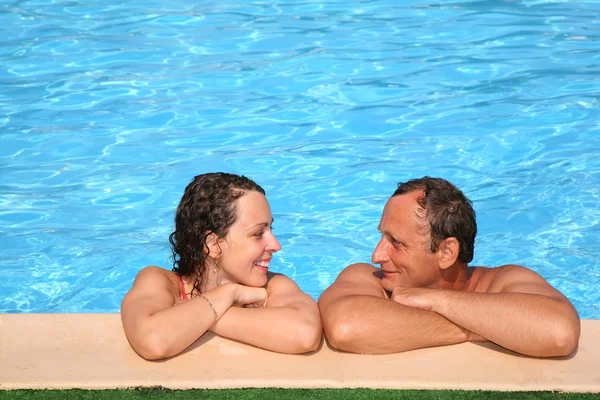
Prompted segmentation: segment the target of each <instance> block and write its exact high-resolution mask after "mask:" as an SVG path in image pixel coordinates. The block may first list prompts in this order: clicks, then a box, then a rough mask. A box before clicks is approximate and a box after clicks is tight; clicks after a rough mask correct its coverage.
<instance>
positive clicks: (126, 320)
mask: <svg viewBox="0 0 600 400" xmlns="http://www.w3.org/2000/svg"><path fill="white" fill-rule="evenodd" d="M272 223H273V217H272V215H271V209H270V207H269V203H268V201H267V199H266V197H265V191H264V190H263V188H261V187H260V186H259V185H258V184H256V183H255V182H254V181H252V180H250V179H248V178H246V177H244V176H239V175H234V174H227V173H209V174H203V175H198V176H196V177H195V178H194V180H193V181H192V182H191V183H190V184H189V185H188V186H187V188H186V189H185V192H184V194H183V197H182V199H181V202H180V203H179V206H178V208H177V212H176V215H175V231H174V232H173V233H172V234H171V236H170V238H169V240H170V242H171V245H172V251H173V271H167V270H165V269H163V268H159V267H155V266H151V267H147V268H144V269H143V270H142V271H140V273H139V274H138V276H137V277H136V279H135V282H134V284H133V287H132V288H131V290H130V291H129V292H128V293H127V295H126V296H125V298H124V299H123V303H122V305H121V319H122V321H123V329H124V330H125V334H126V336H127V339H128V340H129V343H130V344H131V346H132V347H133V349H134V350H135V351H136V352H137V353H138V354H139V355H140V356H142V357H144V358H146V359H149V360H157V359H163V358H167V357H171V356H174V355H176V354H178V353H180V352H182V351H183V350H185V349H186V348H187V347H189V346H190V345H191V344H192V343H194V342H195V341H196V340H197V339H198V338H199V337H200V336H202V335H203V334H204V333H205V332H207V331H212V332H214V333H216V334H218V335H221V336H224V337H228V338H231V339H235V340H238V341H241V342H245V343H249V344H252V345H254V346H257V347H261V348H264V349H268V350H272V351H277V352H282V353H305V352H309V351H312V350H315V349H316V348H317V347H318V346H319V344H320V342H321V335H322V327H321V321H320V317H319V312H318V308H317V305H316V303H315V301H314V300H313V299H312V298H311V297H310V296H308V295H307V294H305V293H303V292H302V291H301V290H300V289H299V288H298V286H297V285H296V284H295V283H294V282H293V281H292V280H291V279H289V278H287V277H286V276H284V275H280V274H274V273H271V272H269V263H270V261H271V258H272V257H273V253H275V252H277V251H279V249H280V248H281V245H280V244H279V242H278V241H277V239H276V238H275V236H274V235H273V231H272Z"/></svg>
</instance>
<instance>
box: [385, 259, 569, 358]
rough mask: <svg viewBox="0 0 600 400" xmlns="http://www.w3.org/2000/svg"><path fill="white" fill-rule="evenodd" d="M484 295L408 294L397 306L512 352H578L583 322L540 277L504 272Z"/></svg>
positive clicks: (511, 268) (401, 293)
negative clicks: (448, 323)
mask: <svg viewBox="0 0 600 400" xmlns="http://www.w3.org/2000/svg"><path fill="white" fill-rule="evenodd" d="M500 268H501V270H500V271H499V272H498V273H497V274H496V275H495V276H494V278H493V279H492V281H491V282H490V285H489V287H488V288H487V290H486V291H485V292H483V293H481V292H479V293H478V292H465V291H458V290H438V289H405V290H398V291H395V293H394V297H393V299H394V301H397V302H399V303H401V304H404V305H408V306H411V307H418V308H421V309H425V310H431V311H435V312H437V313H439V314H440V315H443V316H444V317H446V318H448V319H449V320H450V321H452V322H454V323H455V324H458V325H460V326H462V327H464V328H465V329H467V330H470V331H472V332H474V333H476V334H478V335H480V336H482V337H483V338H486V339H487V340H489V341H491V342H494V343H496V344H498V345H500V346H502V347H505V348H507V349H509V350H513V351H516V352H518V353H521V354H525V355H530V356H536V357H559V356H567V355H569V354H571V353H572V352H573V351H574V350H575V349H576V347H577V343H578V341H579V334H580V321H579V315H578V314H577V311H576V310H575V308H574V307H573V305H572V304H571V302H569V300H568V299H567V298H566V297H565V296H564V295H562V294H561V293H560V292H559V291H557V290H556V289H554V288H553V287H552V286H550V284H548V283H547V282H546V281H545V280H544V279H543V278H542V277H541V276H539V275H538V274H536V273H535V272H533V271H531V270H529V269H527V268H523V267H520V266H516V265H506V266H503V267H500Z"/></svg>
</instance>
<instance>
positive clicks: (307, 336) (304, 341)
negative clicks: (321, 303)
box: [295, 321, 323, 354]
mask: <svg viewBox="0 0 600 400" xmlns="http://www.w3.org/2000/svg"><path fill="white" fill-rule="evenodd" d="M296 337H297V343H296V346H297V349H296V351H295V353H297V354H302V353H310V352H311V351H315V350H317V349H318V348H319V346H320V345H321V341H322V340H323V327H322V325H321V322H320V321H319V322H318V323H312V324H306V325H305V326H304V327H302V328H300V329H299V331H298V335H297V336H296Z"/></svg>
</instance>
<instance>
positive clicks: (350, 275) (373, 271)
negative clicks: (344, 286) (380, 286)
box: [336, 263, 381, 282]
mask: <svg viewBox="0 0 600 400" xmlns="http://www.w3.org/2000/svg"><path fill="white" fill-rule="evenodd" d="M364 279H368V280H371V281H374V280H378V281H379V280H381V270H380V269H379V268H377V267H374V266H372V265H371V264H367V263H356V264H351V265H349V266H347V267H346V268H344V269H343V270H342V272H340V274H339V275H338V277H337V279H336V282H337V281H354V280H361V281H362V280H364Z"/></svg>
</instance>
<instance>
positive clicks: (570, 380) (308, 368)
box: [0, 314, 600, 393]
mask: <svg viewBox="0 0 600 400" xmlns="http://www.w3.org/2000/svg"><path fill="white" fill-rule="evenodd" d="M599 339H600V321H598V320H584V321H582V333H581V340H580V343H579V349H578V351H577V352H576V354H575V355H574V356H572V357H569V358H564V359H536V358H529V357H521V356H518V355H516V354H513V353H510V352H507V351H505V350H503V349H501V348H500V347H497V346H495V345H492V344H484V345H482V344H475V343H463V344H459V345H454V346H445V347H437V348H427V349H420V350H414V351H409V352H406V353H400V354H392V355H378V356H376V355H358V354H348V353H342V352H337V351H335V350H332V349H330V348H329V347H328V346H327V345H326V344H324V345H323V346H321V348H320V349H319V350H318V351H316V352H314V353H312V354H308V355H287V354H277V353H272V352H269V351H265V350H261V349H257V348H254V347H251V346H248V345H244V344H242V343H238V342H235V341H231V340H228V339H224V338H221V337H218V336H214V335H212V334H207V335H205V336H203V337H202V338H200V339H199V340H198V341H197V342H196V343H195V344H194V345H193V346H192V347H191V349H190V350H188V351H186V352H185V353H184V354H181V355H179V356H177V357H174V358H171V359H169V360H165V361H160V362H150V361H145V360H143V359H142V358H140V357H139V356H137V355H136V354H135V353H134V352H133V350H132V349H131V348H130V347H129V344H128V343H127V340H126V339H125V336H124V334H123V331H122V329H121V321H120V317H119V315H118V314H0V389H4V390H6V389H41V388H45V389H67V388H84V389H116V388H130V387H140V386H143V387H146V386H162V387H166V388H171V389H189V388H207V389H213V388H215V389H216V388H245V387H263V388H264V387H283V388H356V387H367V388H393V389H481V390H503V391H504V390H517V391H534V390H551V391H564V392H598V393H600V340H599Z"/></svg>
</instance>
